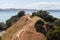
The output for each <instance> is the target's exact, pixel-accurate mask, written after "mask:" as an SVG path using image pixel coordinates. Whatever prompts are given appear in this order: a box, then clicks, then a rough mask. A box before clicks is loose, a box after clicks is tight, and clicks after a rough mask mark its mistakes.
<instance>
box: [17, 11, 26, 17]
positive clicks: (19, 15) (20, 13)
mask: <svg viewBox="0 0 60 40" xmlns="http://www.w3.org/2000/svg"><path fill="white" fill-rule="evenodd" d="M24 14H25V12H24V11H20V12H19V13H18V15H17V16H18V17H21V16H23V15H24Z"/></svg>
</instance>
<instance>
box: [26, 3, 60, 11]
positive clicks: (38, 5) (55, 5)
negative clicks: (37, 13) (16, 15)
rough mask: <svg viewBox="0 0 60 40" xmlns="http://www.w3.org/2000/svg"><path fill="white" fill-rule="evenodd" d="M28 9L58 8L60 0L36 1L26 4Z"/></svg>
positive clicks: (59, 7)
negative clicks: (49, 0) (58, 0)
mask: <svg viewBox="0 0 60 40" xmlns="http://www.w3.org/2000/svg"><path fill="white" fill-rule="evenodd" d="M26 8H28V9H46V10H47V9H60V2H38V3H31V4H28V5H26Z"/></svg>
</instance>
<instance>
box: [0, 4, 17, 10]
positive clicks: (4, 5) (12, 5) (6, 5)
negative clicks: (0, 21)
mask: <svg viewBox="0 0 60 40" xmlns="http://www.w3.org/2000/svg"><path fill="white" fill-rule="evenodd" d="M0 8H3V9H5V8H16V6H15V5H14V4H3V5H1V6H0Z"/></svg>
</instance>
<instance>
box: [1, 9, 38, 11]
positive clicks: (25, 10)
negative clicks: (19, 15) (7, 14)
mask: <svg viewBox="0 0 60 40" xmlns="http://www.w3.org/2000/svg"><path fill="white" fill-rule="evenodd" d="M21 10H23V11H37V10H36V9H0V11H21Z"/></svg>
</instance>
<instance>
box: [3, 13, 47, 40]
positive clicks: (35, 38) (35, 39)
mask: <svg viewBox="0 0 60 40" xmlns="http://www.w3.org/2000/svg"><path fill="white" fill-rule="evenodd" d="M38 20H42V21H44V20H43V19H41V18H39V17H37V16H35V17H33V18H30V15H27V14H26V15H25V16H23V17H22V18H21V19H20V20H19V21H17V22H16V23H14V24H13V25H12V26H11V27H10V28H8V29H7V30H6V32H5V33H4V34H3V35H2V40H46V37H45V36H44V34H42V33H39V32H37V31H36V28H35V27H34V25H35V23H36V21H38ZM44 22H45V21H44Z"/></svg>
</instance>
